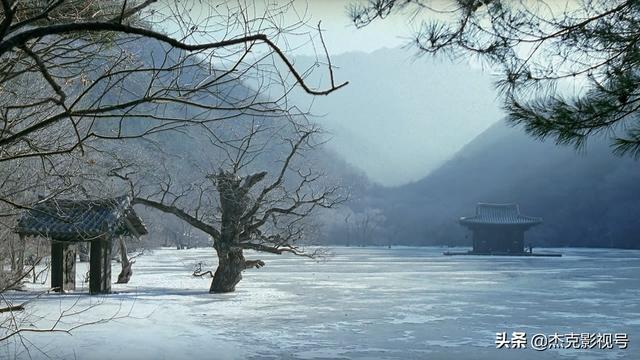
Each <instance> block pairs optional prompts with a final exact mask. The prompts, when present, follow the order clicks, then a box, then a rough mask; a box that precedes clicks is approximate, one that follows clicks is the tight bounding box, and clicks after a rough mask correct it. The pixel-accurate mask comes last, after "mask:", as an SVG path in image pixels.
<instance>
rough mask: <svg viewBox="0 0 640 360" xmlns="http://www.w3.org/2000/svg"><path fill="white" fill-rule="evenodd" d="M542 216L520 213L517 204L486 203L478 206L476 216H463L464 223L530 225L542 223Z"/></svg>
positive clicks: (461, 221) (462, 222)
mask: <svg viewBox="0 0 640 360" xmlns="http://www.w3.org/2000/svg"><path fill="white" fill-rule="evenodd" d="M541 222H542V218H539V217H533V216H525V215H522V214H520V209H519V208H518V205H517V204H484V203H479V204H478V205H477V206H476V214H475V216H470V217H461V218H460V223H461V224H463V225H474V224H477V225H479V224H487V225H528V226H533V225H537V224H540V223H541Z"/></svg>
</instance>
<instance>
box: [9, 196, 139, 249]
mask: <svg viewBox="0 0 640 360" xmlns="http://www.w3.org/2000/svg"><path fill="white" fill-rule="evenodd" d="M15 232H16V233H18V234H20V235H25V236H43V237H49V238H52V239H57V240H64V241H91V240H94V239H96V238H98V237H100V236H102V235H111V236H114V235H123V236H131V235H133V236H140V235H145V234H147V229H146V227H145V226H144V224H143V223H142V220H141V219H140V218H139V217H138V215H137V214H136V213H135V211H134V210H133V207H132V206H131V200H130V199H129V197H128V196H120V197H116V198H110V199H97V200H61V199H60V200H59V199H51V200H47V201H44V202H41V203H38V204H36V205H34V206H33V207H32V208H31V209H30V210H27V211H25V213H24V214H23V215H22V216H21V217H20V219H19V220H18V226H17V227H16V229H15Z"/></svg>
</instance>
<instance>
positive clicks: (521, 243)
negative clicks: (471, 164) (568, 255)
mask: <svg viewBox="0 0 640 360" xmlns="http://www.w3.org/2000/svg"><path fill="white" fill-rule="evenodd" d="M459 222H460V225H462V226H464V227H466V228H468V229H469V230H470V231H471V233H472V239H473V250H471V251H469V252H464V253H451V252H448V253H445V255H520V256H560V254H533V252H532V251H531V249H529V250H530V251H525V232H526V231H527V230H529V229H530V228H532V227H534V226H536V225H539V224H541V223H542V218H539V217H533V216H525V215H522V214H520V209H519V207H518V205H517V204H485V203H480V204H478V205H477V206H476V214H475V215H474V216H469V217H461V218H460V220H459Z"/></svg>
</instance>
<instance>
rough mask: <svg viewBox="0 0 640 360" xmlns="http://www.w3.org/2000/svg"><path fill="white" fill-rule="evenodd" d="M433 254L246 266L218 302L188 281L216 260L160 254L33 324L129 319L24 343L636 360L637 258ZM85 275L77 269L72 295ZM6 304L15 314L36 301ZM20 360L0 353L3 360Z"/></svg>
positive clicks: (50, 347)
mask: <svg viewBox="0 0 640 360" xmlns="http://www.w3.org/2000/svg"><path fill="white" fill-rule="evenodd" d="M536 250H538V249H536ZM442 251H443V249H439V248H393V249H386V248H333V249H332V252H333V253H334V256H332V257H329V258H328V259H326V261H321V262H316V261H314V260H310V259H306V258H299V257H294V256H286V255H282V256H276V255H264V254H259V255H256V254H253V253H251V254H248V256H247V258H250V259H255V258H260V259H263V260H265V261H266V263H267V265H266V267H264V268H263V269H260V270H248V271H246V272H245V275H244V279H243V280H242V282H241V283H240V284H239V286H238V288H237V290H236V292H235V293H232V294H222V295H219V294H209V293H208V292H207V291H208V288H209V282H210V279H207V278H194V277H192V276H191V272H192V270H193V267H194V265H195V264H196V263H198V262H201V261H202V262H204V263H205V264H206V267H211V268H212V267H214V266H215V260H214V259H215V258H214V253H213V249H194V250H180V251H178V250H173V249H161V250H155V251H153V252H152V253H149V254H147V255H145V256H143V257H141V258H138V259H137V262H136V264H135V265H134V276H133V278H132V280H131V282H130V283H129V284H127V285H117V284H114V285H113V291H115V292H116V293H114V294H111V295H108V296H96V297H90V296H88V295H86V292H85V293H84V294H78V293H76V294H66V295H56V294H45V295H42V296H40V297H39V298H38V299H37V300H35V301H33V303H32V304H31V305H30V306H29V311H28V313H29V314H30V319H29V320H30V321H32V322H33V323H34V324H35V325H39V326H46V325H47V324H50V322H51V320H53V319H55V318H56V317H57V316H58V315H59V314H60V311H61V310H64V309H66V308H69V307H72V308H73V309H74V310H82V309H87V308H88V307H90V305H97V306H95V307H91V308H89V309H88V310H87V311H86V312H82V313H81V314H79V315H78V316H73V317H71V318H69V319H66V320H65V323H64V324H61V325H62V326H61V327H62V328H65V327H69V326H73V324H74V323H75V322H76V321H78V322H89V321H95V320H99V319H102V318H109V317H111V316H113V315H116V314H117V315H118V316H119V317H121V316H122V315H126V316H125V317H123V318H118V319H114V320H111V321H108V322H106V323H102V324H96V325H92V326H88V327H83V328H80V329H77V330H76V331H74V332H73V333H72V335H68V334H65V333H56V334H51V333H42V334H41V333H28V334H26V335H25V341H29V342H31V343H32V345H30V346H29V348H31V354H30V355H31V357H33V358H35V359H39V358H46V357H51V358H54V359H56V358H64V359H67V358H74V357H75V358H78V359H118V360H125V359H158V360H159V359H519V360H522V359H580V360H583V359H640V251H623V250H592V249H562V250H560V251H561V252H562V253H563V254H564V256H563V257H562V258H522V257H518V258H516V257H514V258H509V257H472V256H458V257H448V256H442V255H441V254H442ZM540 251H542V249H540ZM118 266H119V264H116V263H114V267H113V272H114V277H115V275H117V273H118V270H119V269H118ZM85 271H86V264H84V263H83V264H79V267H78V279H79V280H78V283H79V284H80V283H81V277H82V276H83V275H84V273H85ZM85 287H86V285H85ZM33 290H34V291H35V290H36V289H33ZM81 291H86V289H85V290H80V289H79V290H78V292H81ZM9 296H10V297H11V298H13V299H14V301H16V302H17V301H21V300H23V299H26V298H31V297H33V293H29V294H25V293H12V294H9ZM41 316H42V317H44V318H41ZM503 331H504V332H507V333H509V334H510V333H512V332H514V331H522V332H526V333H527V334H528V335H529V336H531V335H533V334H535V333H544V334H553V333H556V332H557V333H560V334H564V333H570V332H574V333H627V334H628V335H629V348H628V349H627V350H619V349H617V347H614V349H612V350H565V349H555V350H546V351H535V350H533V349H531V348H527V349H496V345H495V341H496V332H503ZM0 345H2V344H0ZM20 348H21V347H20V346H18V345H16V344H6V343H5V344H3V346H0V358H5V357H9V356H14V355H15V353H14V352H15V351H16V349H18V350H19V349H20ZM36 348H37V349H40V350H41V351H42V352H40V350H36ZM45 353H46V356H45ZM18 357H19V358H25V357H28V354H27V353H25V352H20V353H19V354H18Z"/></svg>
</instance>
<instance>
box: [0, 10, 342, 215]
mask: <svg viewBox="0 0 640 360" xmlns="http://www.w3.org/2000/svg"><path fill="white" fill-rule="evenodd" d="M0 5H1V7H0V9H1V11H0V16H1V17H0V20H1V21H0V109H1V111H0V125H1V126H0V162H3V163H7V162H10V161H16V160H17V159H30V158H37V159H41V160H40V162H43V161H44V162H45V163H46V162H47V161H49V159H50V158H55V156H59V155H62V154H69V153H72V152H80V153H84V152H86V151H88V150H90V149H91V148H92V147H93V146H96V145H94V144H95V142H100V141H105V140H114V139H131V138H139V137H143V136H146V135H149V134H153V133H158V132H162V131H168V130H179V129H181V128H184V127H186V126H192V125H194V124H196V125H200V126H202V125H205V126H206V124H209V123H212V122H216V121H220V120H221V119H227V118H236V117H238V116H240V115H244V114H263V113H271V114H272V113H277V112H283V113H284V112H286V111H288V108H287V106H286V105H285V104H284V102H285V98H286V94H287V92H288V90H287V88H288V86H289V85H292V84H298V85H300V86H301V87H302V88H303V89H304V90H305V91H306V92H308V93H309V94H313V95H326V94H329V93H331V92H333V91H335V90H336V89H338V88H340V87H341V86H343V85H345V84H341V85H335V84H334V82H333V80H332V86H331V87H330V88H329V89H326V90H314V89H311V88H309V87H308V86H307V85H306V84H305V83H304V75H303V74H302V73H300V72H299V71H298V70H297V69H295V67H294V66H293V64H292V62H291V61H290V60H289V58H288V56H287V54H286V51H287V49H286V48H282V47H281V46H280V45H278V41H279V39H283V38H285V37H286V36H287V35H288V34H291V32H292V31H293V29H300V28H301V27H305V26H306V24H304V22H302V20H301V22H299V23H295V24H293V25H290V26H289V27H285V26H283V25H282V24H280V23H279V21H280V20H278V19H279V15H281V14H282V13H283V12H285V11H287V10H289V9H290V7H291V6H292V5H291V4H286V5H271V4H268V3H266V5H265V6H264V10H263V13H256V14H249V13H248V10H247V8H245V7H242V6H240V5H238V6H230V5H226V6H217V5H213V4H211V5H207V4H205V3H203V4H202V5H201V6H206V9H203V11H204V10H207V11H206V12H207V13H209V14H211V15H210V16H208V17H207V18H206V19H199V20H193V19H191V18H190V16H189V15H188V11H187V6H188V5H181V4H180V3H175V4H172V3H170V4H169V5H165V6H164V7H163V6H162V5H161V4H160V3H158V2H156V1H155V0H146V1H122V2H113V1H102V0H92V1H89V0H58V1H28V2H25V1H12V0H2V1H0ZM250 15H253V16H254V17H253V18H249V17H248V16H250ZM163 27H164V28H163ZM141 47H142V48H143V49H144V51H140V48H141ZM269 61H271V64H272V65H271V66H269ZM276 62H280V63H281V64H284V69H285V70H284V71H283V70H281V69H282V68H283V67H282V66H279V65H277V64H276ZM195 69H198V71H194V70H195ZM203 69H205V70H206V71H202V70H203ZM283 72H284V73H283ZM289 75H290V76H291V77H292V78H293V81H292V82H291V81H286V78H287V77H289ZM237 81H245V82H247V83H252V84H253V85H255V89H254V91H252V92H245V93H237V92H234V90H235V87H234V86H233V85H230V84H232V83H233V82H237ZM27 84H28V85H27ZM278 92H279V94H278ZM260 93H270V94H272V97H271V98H269V99H265V98H262V99H261V98H259V95H258V94H260ZM275 104H278V105H277V106H274V105H275ZM185 112H189V116H185V115H184V114H185ZM194 114H197V115H194ZM32 166H34V167H36V166H39V163H38V162H36V163H34V164H33V165H32ZM44 166H46V164H45V165H44ZM12 199H13V198H12V197H11V196H3V195H2V194H0V200H1V201H4V202H5V203H8V204H11V205H13V206H18V207H19V206H23V205H24V204H18V203H17V202H15V201H14V200H15V199H14V200H12Z"/></svg>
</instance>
